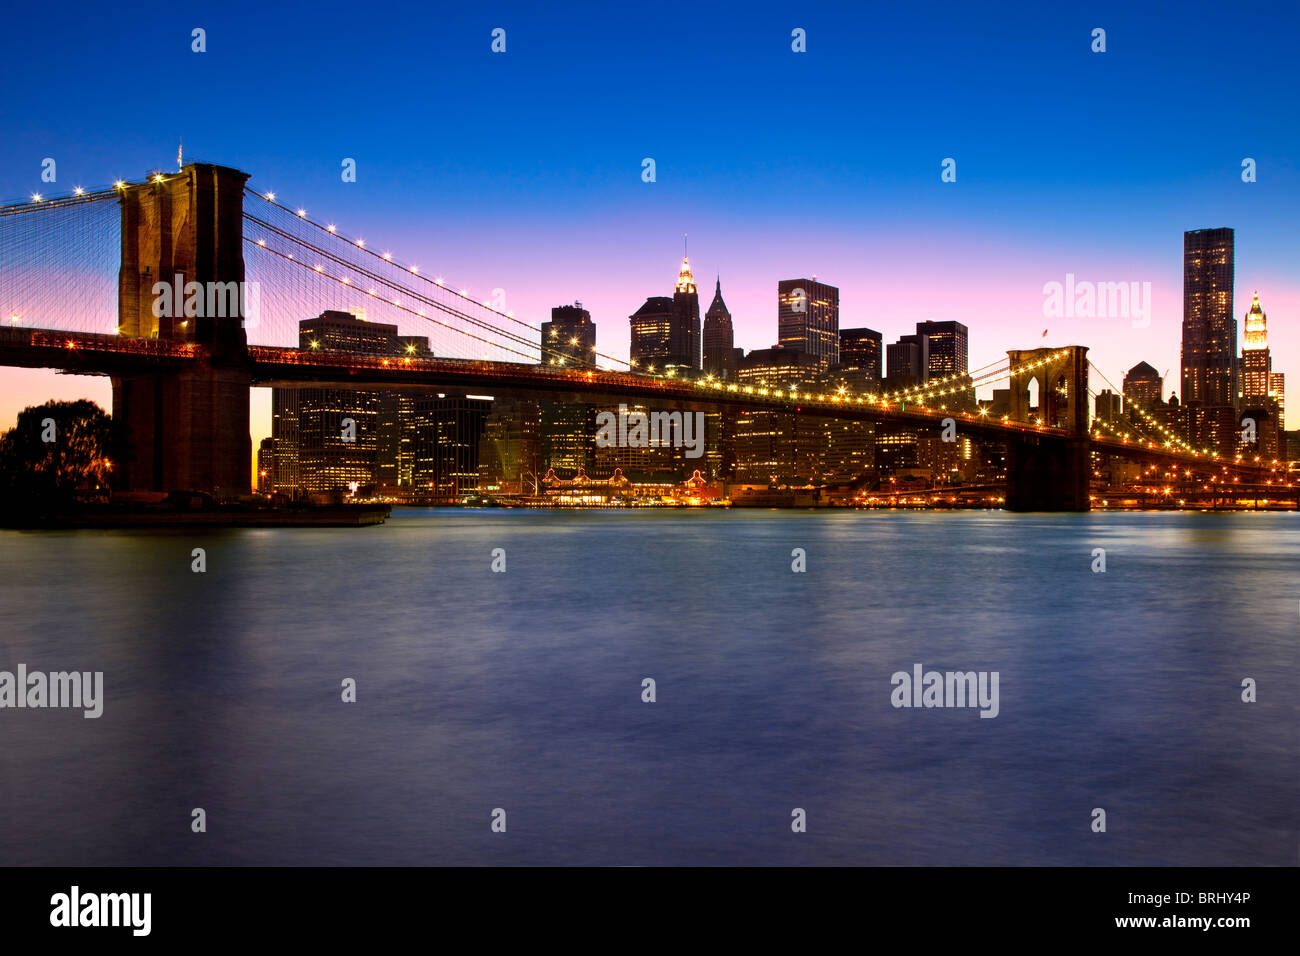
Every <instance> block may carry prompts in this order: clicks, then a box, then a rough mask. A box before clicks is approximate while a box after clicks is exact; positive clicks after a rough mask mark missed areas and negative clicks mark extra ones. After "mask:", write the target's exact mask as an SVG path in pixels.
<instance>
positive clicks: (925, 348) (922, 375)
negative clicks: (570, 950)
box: [885, 335, 930, 389]
mask: <svg viewBox="0 0 1300 956" xmlns="http://www.w3.org/2000/svg"><path fill="white" fill-rule="evenodd" d="M885 358H886V360H887V365H888V368H887V370H886V371H887V376H888V377H887V378H886V380H885V387H886V388H888V389H899V388H912V387H913V386H916V385H924V384H925V382H926V381H927V380H928V379H927V376H928V375H929V368H930V339H929V337H928V336H925V335H900V336H899V337H898V341H897V342H895V343H894V344H892V345H889V346H886V347H885Z"/></svg>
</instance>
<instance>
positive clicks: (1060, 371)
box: [1007, 345, 1092, 511]
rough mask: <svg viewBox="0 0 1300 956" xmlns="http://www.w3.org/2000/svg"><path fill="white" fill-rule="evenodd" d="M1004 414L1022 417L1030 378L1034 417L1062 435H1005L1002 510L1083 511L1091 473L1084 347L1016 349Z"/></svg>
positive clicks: (1025, 412)
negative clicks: (1035, 394)
mask: <svg viewBox="0 0 1300 956" xmlns="http://www.w3.org/2000/svg"><path fill="white" fill-rule="evenodd" d="M1007 358H1008V359H1010V361H1011V368H1012V370H1013V371H1012V375H1011V385H1010V388H1011V394H1010V402H1009V409H1008V413H1007V414H1008V417H1009V418H1011V419H1012V420H1013V421H1020V422H1028V421H1030V420H1031V412H1030V405H1029V401H1030V396H1029V386H1030V383H1031V382H1033V383H1036V385H1037V388H1038V408H1037V411H1036V413H1034V416H1033V417H1034V420H1036V421H1037V422H1039V423H1041V424H1046V425H1048V426H1050V427H1053V428H1061V429H1065V430H1066V431H1067V432H1068V435H1066V436H1061V435H1033V434H1030V435H1024V436H1022V437H1019V438H1013V439H1008V441H1007V510H1008V511H1088V510H1090V509H1091V507H1092V505H1091V498H1090V496H1089V487H1090V484H1091V482H1090V476H1091V473H1092V455H1091V443H1090V439H1089V436H1088V349H1087V347H1086V346H1082V345H1067V346H1065V347H1064V348H1059V349H1023V350H1022V349H1016V350H1010V351H1008V352H1007Z"/></svg>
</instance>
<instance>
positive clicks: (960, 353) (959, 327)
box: [916, 320, 970, 380]
mask: <svg viewBox="0 0 1300 956" xmlns="http://www.w3.org/2000/svg"><path fill="white" fill-rule="evenodd" d="M916 334H917V335H924V336H925V337H926V338H927V339H929V340H930V343H929V358H928V360H927V361H926V379H927V380H932V379H936V378H947V377H948V376H950V375H963V374H965V373H966V372H968V371H970V368H969V359H968V357H967V350H968V342H969V339H970V330H969V329H967V328H966V326H965V325H963V324H962V323H960V322H935V321H933V320H930V321H926V322H918V323H916Z"/></svg>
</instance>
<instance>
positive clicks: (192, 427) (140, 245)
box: [113, 163, 252, 496]
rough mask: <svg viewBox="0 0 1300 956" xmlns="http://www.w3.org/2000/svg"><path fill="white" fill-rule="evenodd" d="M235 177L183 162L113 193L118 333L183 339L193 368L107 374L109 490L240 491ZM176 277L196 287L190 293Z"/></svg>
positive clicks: (242, 450)
mask: <svg viewBox="0 0 1300 956" xmlns="http://www.w3.org/2000/svg"><path fill="white" fill-rule="evenodd" d="M247 179H248V174H247V173H243V172H240V171H239V170H237V169H230V168H227V167H225V166H213V165H209V164H205V163H191V164H189V165H187V166H185V167H183V168H182V169H181V171H180V172H179V173H173V174H170V175H168V174H160V175H158V176H155V177H154V178H153V179H152V180H151V181H149V182H146V183H141V184H138V185H133V186H127V187H125V188H123V189H122V190H121V194H122V198H121V203H122V265H121V271H120V273H119V277H118V322H119V331H120V333H121V334H122V335H131V336H142V337H147V338H162V339H169V340H173V341H182V342H189V343H192V344H193V346H194V351H195V363H194V366H193V368H189V369H186V370H185V371H182V372H159V373H156V374H141V375H133V376H130V377H123V378H115V379H114V380H113V419H114V422H115V423H117V424H118V426H119V428H120V429H121V432H122V438H123V440H124V442H125V446H126V447H125V455H124V457H125V460H123V461H122V462H121V464H120V466H119V467H118V469H117V473H116V475H115V483H116V485H117V487H118V488H119V490H134V491H140V490H150V491H172V490H198V491H206V492H209V493H212V494H216V495H218V496H231V495H237V494H247V493H248V491H249V488H250V484H251V478H250V475H251V457H252V449H251V447H250V446H251V441H250V438H249V418H248V400H249V387H250V384H251V378H250V375H249V371H248V368H247V358H248V340H247V336H246V333H245V331H244V321H243V297H242V294H241V293H242V284H243V282H244V249H243V233H244V228H243V227H244V223H243V210H244V182H245V181H246V180H247ZM160 283H161V284H162V285H160ZM188 283H197V284H198V285H197V292H198V298H197V300H194V299H191V298H190V296H191V293H193V292H195V291H196V289H195V287H194V286H190V287H189V289H188V290H187V288H186V287H187V284H188ZM164 286H165V287H166V288H165V289H164ZM178 292H179V295H178V294H177V293H178ZM187 300H188V301H190V304H191V307H190V308H189V309H187V308H186V303H187ZM159 313H162V314H159Z"/></svg>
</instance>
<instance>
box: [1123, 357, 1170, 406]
mask: <svg viewBox="0 0 1300 956" xmlns="http://www.w3.org/2000/svg"><path fill="white" fill-rule="evenodd" d="M1163 400H1164V381H1163V380H1162V379H1161V378H1160V373H1159V372H1157V371H1156V370H1155V369H1153V368H1152V367H1151V366H1150V365H1148V364H1147V363H1146V362H1138V363H1137V364H1136V365H1134V366H1133V367H1132V368H1131V369H1129V370H1128V374H1126V375H1125V376H1124V409H1125V410H1126V411H1130V412H1131V411H1133V406H1135V405H1136V406H1137V407H1138V408H1140V409H1142V410H1143V411H1147V412H1150V411H1151V410H1152V409H1154V408H1155V407H1156V406H1157V405H1159V404H1160V403H1161V402H1162V401H1163Z"/></svg>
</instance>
